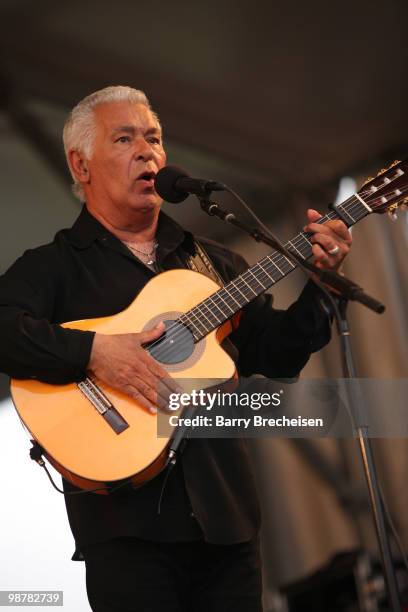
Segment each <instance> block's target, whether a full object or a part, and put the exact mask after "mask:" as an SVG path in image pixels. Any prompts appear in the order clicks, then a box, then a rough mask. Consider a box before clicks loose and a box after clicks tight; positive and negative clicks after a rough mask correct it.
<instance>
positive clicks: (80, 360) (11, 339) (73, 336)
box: [0, 250, 94, 384]
mask: <svg viewBox="0 0 408 612" xmlns="http://www.w3.org/2000/svg"><path fill="white" fill-rule="evenodd" d="M61 275H62V272H61V273H60V277H61ZM57 299H58V275H57V274H56V271H55V270H53V269H52V266H50V264H49V260H48V259H47V258H46V257H44V255H42V254H41V252H40V251H39V250H32V251H27V252H26V253H25V254H24V255H23V256H22V257H21V258H20V259H18V260H17V261H16V262H15V264H13V265H12V266H11V268H10V269H9V270H8V271H7V272H6V273H5V274H4V275H3V276H1V277H0V371H2V372H4V373H5V374H8V375H9V376H11V377H12V378H36V379H38V380H41V381H43V382H47V383H52V384H66V383H69V382H78V381H80V380H83V379H84V378H85V376H86V366H87V364H88V361H89V357H90V353H91V349H92V342H93V337H94V332H89V331H80V330H74V329H65V328H63V327H61V325H59V324H58V323H57V322H55V321H54V320H53V313H54V304H55V302H56V300H57Z"/></svg>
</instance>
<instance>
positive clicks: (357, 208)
mask: <svg viewBox="0 0 408 612" xmlns="http://www.w3.org/2000/svg"><path fill="white" fill-rule="evenodd" d="M337 209H338V211H339V214H338V213H337V212H335V211H330V212H329V213H327V214H326V215H325V216H323V217H321V218H320V219H319V220H318V221H317V223H321V224H323V223H325V222H326V221H329V220H332V219H339V218H341V219H342V220H343V221H344V222H345V223H346V225H347V226H348V227H351V226H352V225H354V224H355V223H357V222H358V221H360V220H361V219H363V218H364V217H366V216H367V215H368V214H370V212H371V208H370V207H369V206H368V205H367V204H366V203H365V202H364V200H363V199H362V197H361V196H360V195H359V194H354V195H352V196H351V197H350V198H348V200H346V201H345V202H343V203H342V204H340V205H338V206H337ZM310 237H311V234H309V233H307V232H300V233H299V234H297V235H296V236H295V237H294V238H292V239H291V240H289V241H288V242H287V243H286V244H285V247H286V249H287V250H288V251H290V252H291V253H293V254H294V255H296V256H297V257H300V258H301V259H308V258H309V257H311V255H312V243H311V242H310V240H309V238H310ZM296 267H297V266H296V265H295V264H294V263H292V262H291V261H290V260H289V259H288V258H287V257H286V256H285V255H283V254H282V253H278V252H277V251H273V252H272V253H271V254H269V255H267V256H266V257H264V258H263V259H261V260H260V261H258V262H257V263H256V264H255V265H253V266H252V267H250V268H248V270H246V271H245V272H243V273H242V274H240V275H239V276H237V278H235V279H234V280H233V281H230V282H229V283H228V284H227V285H225V286H224V287H222V288H221V289H220V290H219V291H216V292H215V293H213V294H212V295H211V296H209V297H208V298H206V299H205V300H204V301H202V302H200V304H198V305H197V306H195V307H194V308H192V309H191V310H189V311H188V312H186V313H185V314H183V315H182V316H181V317H180V319H179V320H180V322H181V323H183V324H184V325H186V326H187V327H188V328H189V329H190V331H191V332H192V334H193V336H194V339H195V341H196V342H198V341H199V340H201V339H202V338H204V337H205V336H206V335H207V334H209V333H210V332H212V331H213V330H214V329H217V328H218V327H219V326H220V325H221V324H222V323H224V322H225V321H226V320H227V319H230V318H231V317H232V316H233V315H234V314H236V313H237V312H238V311H239V310H241V308H243V307H244V306H246V305H247V304H249V303H250V302H252V300H254V299H255V298H257V297H258V296H259V295H261V294H262V293H263V292H264V291H267V290H268V289H269V288H270V287H272V286H273V285H275V284H276V283H277V282H279V281H280V280H282V279H283V278H285V277H286V276H287V275H288V274H289V273H290V272H292V271H293V270H294V269H295V268H296Z"/></svg>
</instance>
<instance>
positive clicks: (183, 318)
mask: <svg viewBox="0 0 408 612" xmlns="http://www.w3.org/2000/svg"><path fill="white" fill-rule="evenodd" d="M180 321H181V322H182V323H183V324H184V325H186V327H188V328H189V329H190V331H191V332H192V334H193V336H194V338H196V332H198V335H197V338H198V337H199V336H200V333H201V332H200V329H199V328H198V327H197V325H195V323H193V321H191V320H190V317H189V316H188V315H182V316H181V317H180ZM191 328H193V329H191ZM194 328H195V329H194Z"/></svg>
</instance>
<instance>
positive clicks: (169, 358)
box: [146, 320, 194, 364]
mask: <svg viewBox="0 0 408 612" xmlns="http://www.w3.org/2000/svg"><path fill="white" fill-rule="evenodd" d="M163 323H164V324H165V326H166V331H165V332H164V334H163V335H162V336H160V338H159V339H158V340H154V341H153V342H151V343H150V344H148V345H147V346H146V349H147V350H148V351H149V353H150V354H151V356H152V357H153V358H154V359H156V361H159V362H160V363H165V364H173V363H180V362H182V361H185V360H186V359H188V358H189V357H190V355H191V354H192V352H193V351H194V337H193V334H192V333H191V332H190V330H189V329H188V328H187V327H186V326H185V325H183V324H182V323H179V322H178V321H172V320H166V321H163Z"/></svg>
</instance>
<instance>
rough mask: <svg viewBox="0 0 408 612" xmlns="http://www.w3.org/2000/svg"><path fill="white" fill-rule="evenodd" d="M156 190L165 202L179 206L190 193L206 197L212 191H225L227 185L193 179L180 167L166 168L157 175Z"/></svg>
mask: <svg viewBox="0 0 408 612" xmlns="http://www.w3.org/2000/svg"><path fill="white" fill-rule="evenodd" d="M154 188H155V190H156V191H157V193H158V194H159V196H160V197H161V198H163V200H166V202H172V203H173V204H178V203H179V202H182V201H183V200H185V199H186V198H187V197H188V196H189V194H190V193H194V194H195V195H198V196H203V197H206V196H209V195H210V193H211V191H224V189H225V185H223V184H222V183H217V181H207V180H205V179H196V178H191V176H189V175H188V174H187V172H186V171H185V170H183V169H182V168H179V167H178V166H165V167H164V168H162V169H161V170H159V172H158V173H157V174H156V178H155V180H154Z"/></svg>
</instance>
